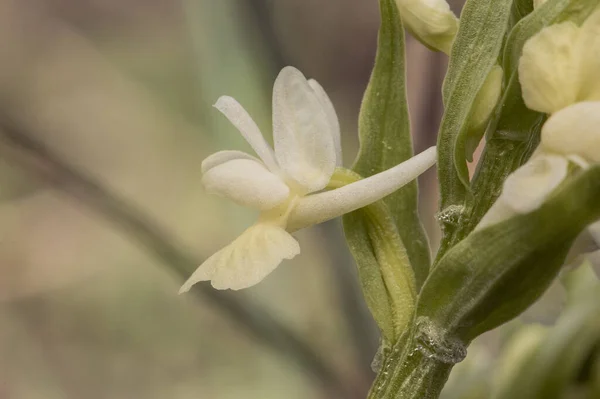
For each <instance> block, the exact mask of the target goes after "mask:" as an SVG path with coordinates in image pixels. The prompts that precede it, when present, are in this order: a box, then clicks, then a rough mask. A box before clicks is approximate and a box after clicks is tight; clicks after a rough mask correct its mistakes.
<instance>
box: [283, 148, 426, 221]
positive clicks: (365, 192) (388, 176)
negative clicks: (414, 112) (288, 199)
mask: <svg viewBox="0 0 600 399" xmlns="http://www.w3.org/2000/svg"><path fill="white" fill-rule="evenodd" d="M436 159H437V153H436V148H435V147H431V148H429V149H427V150H425V151H423V152H422V153H420V154H418V155H415V156H414V157H412V158H410V159H409V160H407V161H404V162H402V163H401V164H399V165H396V166H394V167H393V168H390V169H388V170H386V171H383V172H381V173H378V174H376V175H373V176H370V177H367V178H366V179H362V180H359V181H357V182H354V183H351V184H348V185H347V186H344V187H341V188H338V189H335V190H332V191H326V192H323V193H318V194H313V195H308V196H306V197H302V198H300V199H299V200H298V203H297V205H296V206H295V207H294V209H293V210H292V212H291V214H290V217H289V219H288V226H287V229H288V231H294V230H299V229H302V228H305V227H308V226H311V225H313V224H317V223H322V222H325V221H327V220H330V219H333V218H336V217H338V216H341V215H343V214H345V213H348V212H352V211H355V210H357V209H359V208H362V207H364V206H367V205H369V204H371V203H373V202H375V201H378V200H380V199H382V198H383V197H385V196H387V195H389V194H391V193H393V192H394V191H396V190H398V189H399V188H400V187H402V186H404V185H405V184H408V183H410V182H411V181H413V180H414V179H415V178H417V177H418V176H419V175H420V174H421V173H423V172H425V171H426V170H427V169H429V168H430V167H431V166H433V164H435V161H436Z"/></svg>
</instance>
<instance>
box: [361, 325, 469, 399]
mask: <svg viewBox="0 0 600 399" xmlns="http://www.w3.org/2000/svg"><path fill="white" fill-rule="evenodd" d="M419 319H422V320H419ZM419 319H418V321H417V322H416V323H415V325H416V327H414V328H413V329H412V330H411V331H410V332H409V333H407V334H405V335H404V336H402V338H401V339H400V340H399V342H398V343H397V344H396V345H395V346H394V347H392V348H391V349H390V350H389V351H388V353H387V354H385V358H384V362H383V364H382V367H381V369H380V370H379V372H378V374H377V377H376V379H375V382H374V383H373V386H372V388H371V391H370V392H369V396H368V398H367V399H435V398H438V397H439V395H440V393H441V391H442V389H443V387H444V384H445V383H446V381H447V379H448V376H449V374H450V371H451V370H452V367H453V366H454V365H455V364H456V363H458V362H459V361H461V360H463V359H464V357H465V356H466V346H465V345H464V344H463V343H462V342H460V341H458V340H452V339H447V338H443V337H444V331H443V330H440V329H437V328H435V327H434V326H432V325H431V324H430V323H428V322H427V320H426V319H425V318H419Z"/></svg>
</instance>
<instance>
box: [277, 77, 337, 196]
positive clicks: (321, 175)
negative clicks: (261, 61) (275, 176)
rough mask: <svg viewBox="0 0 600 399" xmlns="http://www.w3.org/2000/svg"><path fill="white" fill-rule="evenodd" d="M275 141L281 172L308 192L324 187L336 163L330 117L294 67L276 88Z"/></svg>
mask: <svg viewBox="0 0 600 399" xmlns="http://www.w3.org/2000/svg"><path fill="white" fill-rule="evenodd" d="M273 140H274V143H275V157H276V158H277V161H278V163H279V166H280V167H281V169H282V170H283V171H284V172H285V173H286V174H287V175H288V177H290V178H292V179H293V180H295V181H296V182H297V183H298V184H300V185H301V186H302V187H303V188H304V189H305V190H306V191H307V192H314V191H318V190H321V189H322V188H324V187H325V186H326V185H327V183H328V182H329V179H330V178H331V175H332V174H333V171H334V169H335V164H336V154H335V146H334V143H333V138H332V135H331V134H330V127H329V122H328V118H327V115H326V113H325V111H324V110H323V107H322V105H321V102H320V100H319V98H318V97H317V95H316V94H315V92H314V91H313V89H311V87H310V85H309V84H308V82H307V80H306V78H305V77H304V75H302V73H301V72H300V71H298V70H297V69H295V68H293V67H285V68H283V69H282V71H281V72H280V73H279V76H278V77H277V80H276V81H275V85H274V87H273Z"/></svg>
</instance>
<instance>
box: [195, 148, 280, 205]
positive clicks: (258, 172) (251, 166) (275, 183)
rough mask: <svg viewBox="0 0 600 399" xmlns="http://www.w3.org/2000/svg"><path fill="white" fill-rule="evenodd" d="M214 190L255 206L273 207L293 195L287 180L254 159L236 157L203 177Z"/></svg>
mask: <svg viewBox="0 0 600 399" xmlns="http://www.w3.org/2000/svg"><path fill="white" fill-rule="evenodd" d="M202 184H203V185H204V187H205V188H206V190H207V191H208V192H210V193H213V194H217V195H220V196H222V197H226V198H229V199H230V200H232V201H234V202H236V203H238V204H240V205H243V206H247V207H250V208H253V209H258V210H267V209H271V208H273V207H275V206H277V205H279V204H281V203H282V202H283V201H285V200H286V199H287V197H288V195H289V194H290V189H289V187H288V186H287V185H286V184H285V183H284V182H283V180H282V179H281V178H280V177H279V176H277V175H275V174H273V173H271V172H270V171H269V170H267V168H266V167H265V166H264V165H263V164H261V163H259V162H257V161H254V160H251V159H232V160H229V161H227V162H224V163H221V164H219V165H216V166H214V167H212V168H210V169H209V170H208V171H206V173H205V174H204V176H202Z"/></svg>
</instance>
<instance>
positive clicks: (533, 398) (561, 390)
mask: <svg viewBox="0 0 600 399" xmlns="http://www.w3.org/2000/svg"><path fill="white" fill-rule="evenodd" d="M599 313H600V291H598V290H593V291H588V292H587V295H585V297H584V298H580V300H579V301H578V303H577V304H576V306H573V307H572V308H569V309H568V311H567V312H566V313H565V314H564V315H563V316H562V317H561V318H560V319H559V321H558V323H557V325H556V327H554V328H553V329H552V330H550V331H549V333H548V334H547V336H546V337H545V339H544V340H543V341H542V342H540V344H539V345H538V348H537V350H536V351H534V352H533V353H532V354H531V355H530V356H529V358H528V359H527V360H526V361H525V362H523V365H522V368H521V370H526V371H527V372H526V373H524V372H521V373H515V376H516V378H514V379H513V380H512V381H511V382H510V383H508V384H506V385H504V387H503V388H504V389H503V390H502V391H501V392H499V394H498V396H497V399H513V398H528V399H561V398H564V397H565V394H566V393H567V388H568V386H569V385H570V384H576V383H577V382H576V381H575V380H576V379H577V377H578V375H577V374H578V372H579V371H580V369H581V368H582V367H583V366H584V364H585V363H586V361H587V360H588V358H589V357H590V355H591V354H592V353H593V351H594V347H595V346H596V345H597V344H598V342H599V341H600V317H598V314H599ZM589 397H590V398H591V397H592V396H589ZM594 397H595V396H594Z"/></svg>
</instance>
